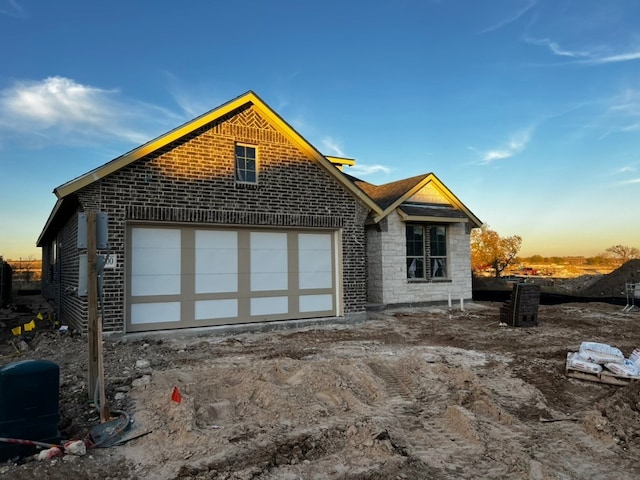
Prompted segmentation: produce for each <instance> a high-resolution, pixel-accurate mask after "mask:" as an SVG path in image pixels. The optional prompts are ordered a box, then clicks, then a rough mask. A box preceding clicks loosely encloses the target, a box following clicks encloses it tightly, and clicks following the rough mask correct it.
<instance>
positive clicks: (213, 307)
mask: <svg viewBox="0 0 640 480" xmlns="http://www.w3.org/2000/svg"><path fill="white" fill-rule="evenodd" d="M237 316H238V300H237V299H235V298H233V299H222V300H197V301H196V320H207V319H219V318H234V317H237Z"/></svg>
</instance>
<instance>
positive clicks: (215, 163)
mask: <svg viewBox="0 0 640 480" xmlns="http://www.w3.org/2000/svg"><path fill="white" fill-rule="evenodd" d="M235 142H242V143H246V144H250V145H255V146H256V148H257V154H258V184H257V185H248V186H247V185H238V184H236V182H235V175H234V145H235ZM76 194H77V196H78V199H79V201H80V205H81V207H80V210H85V211H86V210H90V209H95V210H99V211H102V212H105V213H107V214H108V216H109V244H110V250H109V252H110V253H115V254H116V255H117V258H118V268H116V269H114V270H105V272H104V326H105V331H119V330H122V329H123V328H124V316H125V311H124V306H125V288H124V285H125V268H124V259H125V235H126V227H127V222H138V221H150V222H165V223H166V224H203V225H209V226H215V225H222V224H224V225H238V226H240V225H269V226H274V227H283V228H287V227H309V228H314V227H317V228H324V229H326V228H332V229H341V231H342V250H343V259H342V260H343V264H342V269H343V285H342V289H343V308H344V312H345V314H351V313H361V312H363V311H364V309H365V305H366V295H367V281H366V251H365V232H364V222H365V218H366V216H367V214H368V210H367V208H366V207H365V206H364V205H363V204H361V203H360V202H359V201H357V200H356V199H355V198H354V197H353V196H352V195H351V194H350V193H349V192H348V191H347V190H346V189H345V187H344V186H343V185H341V184H340V183H339V182H338V181H337V180H336V179H335V178H333V177H332V176H331V175H330V174H329V173H328V172H326V171H325V170H324V169H323V168H322V167H321V166H319V165H318V164H316V163H315V162H314V161H311V160H309V159H308V158H307V157H306V156H305V155H304V154H303V153H302V152H301V151H300V150H299V149H298V148H296V147H295V146H294V145H293V144H291V143H290V142H289V141H288V140H287V139H286V138H285V137H284V136H283V135H282V134H280V133H279V132H278V131H277V130H275V129H274V128H272V127H271V125H270V124H268V123H267V122H266V121H265V120H264V119H262V118H261V117H260V116H259V115H258V113H257V112H256V111H255V110H254V109H253V108H251V107H250V106H247V107H243V108H241V109H238V110H236V111H235V112H232V114H229V115H227V116H225V117H224V118H223V119H220V120H218V121H215V122H212V123H211V124H209V125H206V126H203V127H201V128H199V129H198V130H197V131H195V132H192V133H191V134H189V135H188V136H186V137H184V138H182V139H180V140H178V141H176V142H174V143H172V144H170V145H167V146H166V147H164V148H162V149H161V150H159V151H157V152H154V153H152V154H150V155H149V156H147V157H144V158H142V159H140V160H137V161H135V162H133V163H132V164H130V165H128V166H126V167H124V168H122V169H120V170H118V171H116V172H114V173H112V174H110V175H108V176H107V177H105V178H102V179H100V180H98V181H96V182H94V183H92V184H91V185H89V186H87V187H85V188H83V189H81V190H79V191H78V192H76ZM76 222H77V215H76V216H72V217H71V218H70V219H69V221H68V223H67V224H66V225H65V227H64V228H63V230H62V233H63V236H64V240H63V245H62V255H63V256H62V259H61V260H62V272H61V280H62V285H61V287H62V288H61V291H62V293H63V298H62V299H60V304H61V316H62V318H63V319H64V320H65V321H66V322H68V323H70V324H72V325H74V326H75V327H78V328H82V329H83V330H84V329H85V327H86V325H85V323H86V320H85V319H86V299H84V298H80V297H77V296H76V295H71V294H69V293H70V290H69V289H70V288H71V289H72V288H74V287H75V286H76V285H77V278H78V254H79V253H80V252H79V251H78V250H77V248H76V241H75V232H76ZM98 253H107V252H106V251H99V252H98Z"/></svg>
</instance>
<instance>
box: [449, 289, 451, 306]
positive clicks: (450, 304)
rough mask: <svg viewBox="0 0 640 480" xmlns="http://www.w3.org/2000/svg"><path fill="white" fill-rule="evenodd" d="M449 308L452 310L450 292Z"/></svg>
mask: <svg viewBox="0 0 640 480" xmlns="http://www.w3.org/2000/svg"><path fill="white" fill-rule="evenodd" d="M449 308H451V292H449Z"/></svg>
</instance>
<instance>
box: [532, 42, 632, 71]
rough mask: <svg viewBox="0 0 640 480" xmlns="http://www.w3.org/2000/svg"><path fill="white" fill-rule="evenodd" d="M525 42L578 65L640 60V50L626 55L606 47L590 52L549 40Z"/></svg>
mask: <svg viewBox="0 0 640 480" xmlns="http://www.w3.org/2000/svg"><path fill="white" fill-rule="evenodd" d="M523 39H524V41H525V42H527V43H529V44H530V45H536V46H541V47H546V48H548V49H549V50H550V51H551V53H553V54H554V55H557V56H560V57H569V58H571V59H574V60H575V61H576V63H582V64H587V65H602V64H606V63H618V62H630V61H634V60H640V50H632V51H629V52H625V53H610V50H608V49H606V48H605V47H598V48H593V49H590V50H571V49H568V48H564V47H561V46H560V44H559V43H558V42H554V41H553V40H550V39H549V38H533V37H528V36H526V37H523Z"/></svg>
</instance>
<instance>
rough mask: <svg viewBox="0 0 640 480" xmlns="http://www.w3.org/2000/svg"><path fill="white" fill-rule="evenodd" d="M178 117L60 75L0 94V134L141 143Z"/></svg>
mask: <svg viewBox="0 0 640 480" xmlns="http://www.w3.org/2000/svg"><path fill="white" fill-rule="evenodd" d="M180 121H184V119H183V118H182V117H180V116H177V115H175V114H174V113H172V112H170V111H168V110H166V109H163V108H159V107H157V106H154V105H149V104H145V103H141V102H136V101H131V100H129V99H125V98H122V96H121V94H120V92H118V90H105V89H101V88H98V87H93V86H89V85H82V84H80V83H77V82H75V81H74V80H71V79H69V78H65V77H49V78H46V79H44V80H41V81H22V82H16V83H15V84H13V85H12V86H10V87H8V88H5V89H4V90H0V136H4V137H6V136H8V135H12V136H14V137H21V138H26V139H33V138H41V139H47V141H49V142H54V143H59V144H70V145H74V144H78V143H87V142H92V141H95V140H96V139H102V140H104V139H105V138H111V139H114V140H124V141H128V142H133V143H143V142H145V141H147V140H149V139H150V138H152V137H153V136H155V135H157V134H159V133H161V132H162V131H164V130H165V129H166V128H167V127H170V126H175V125H176V124H177V123H178V122H180Z"/></svg>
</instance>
